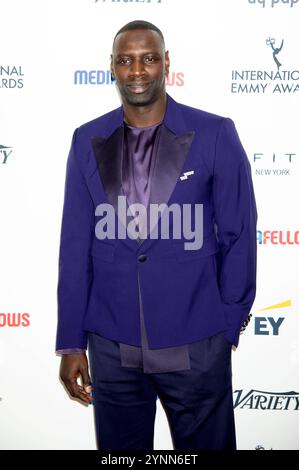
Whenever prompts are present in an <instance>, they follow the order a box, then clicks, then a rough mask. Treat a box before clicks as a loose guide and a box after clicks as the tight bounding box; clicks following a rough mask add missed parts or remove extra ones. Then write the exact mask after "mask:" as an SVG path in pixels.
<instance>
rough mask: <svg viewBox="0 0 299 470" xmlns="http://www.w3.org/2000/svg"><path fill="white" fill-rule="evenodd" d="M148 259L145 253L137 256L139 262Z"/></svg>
mask: <svg viewBox="0 0 299 470" xmlns="http://www.w3.org/2000/svg"><path fill="white" fill-rule="evenodd" d="M147 259H148V256H146V255H139V256H138V261H140V262H141V263H144V261H146V260H147Z"/></svg>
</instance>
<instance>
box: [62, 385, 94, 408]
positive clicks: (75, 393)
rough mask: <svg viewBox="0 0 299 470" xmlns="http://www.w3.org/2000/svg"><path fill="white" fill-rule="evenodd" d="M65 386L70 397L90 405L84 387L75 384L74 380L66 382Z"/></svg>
mask: <svg viewBox="0 0 299 470" xmlns="http://www.w3.org/2000/svg"><path fill="white" fill-rule="evenodd" d="M65 385H66V388H67V389H68V391H69V393H70V395H71V396H72V397H74V398H79V399H80V400H82V401H84V402H85V403H91V401H92V397H90V396H89V394H88V393H87V392H86V391H85V390H84V387H82V386H81V385H79V384H78V383H77V381H76V379H74V380H68V381H67V382H66V384H65Z"/></svg>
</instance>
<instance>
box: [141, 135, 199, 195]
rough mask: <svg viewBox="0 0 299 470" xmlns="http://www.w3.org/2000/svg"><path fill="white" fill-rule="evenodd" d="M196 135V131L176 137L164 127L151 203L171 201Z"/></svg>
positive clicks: (154, 175)
mask: <svg viewBox="0 0 299 470" xmlns="http://www.w3.org/2000/svg"><path fill="white" fill-rule="evenodd" d="M194 134H195V132H194V131H190V132H187V133H186V134H183V135H175V134H173V133H172V132H170V131H169V130H168V129H167V127H162V129H161V134H160V141H159V146H158V154H157V164H156V168H155V171H154V174H153V177H152V181H151V194H150V202H151V203H154V204H162V203H165V204H167V202H168V201H169V199H170V196H171V194H172V192H173V190H174V188H175V186H176V183H177V181H178V178H179V176H180V174H181V171H182V168H183V165H184V163H185V160H186V157H187V155H188V152H189V149H190V146H191V144H192V141H193V138H194Z"/></svg>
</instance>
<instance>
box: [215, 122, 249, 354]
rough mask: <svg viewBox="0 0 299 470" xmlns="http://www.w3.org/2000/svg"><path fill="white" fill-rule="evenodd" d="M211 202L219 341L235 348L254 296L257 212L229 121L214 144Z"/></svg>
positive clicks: (245, 162)
mask: <svg viewBox="0 0 299 470" xmlns="http://www.w3.org/2000/svg"><path fill="white" fill-rule="evenodd" d="M213 202H214V221H215V224H216V235H217V238H218V242H219V247H220V250H219V253H217V255H216V261H217V269H218V271H217V273H218V286H219V290H220V294H221V298H222V302H223V308H224V313H225V316H226V319H227V322H228V329H227V330H226V331H225V332H224V335H225V337H226V338H227V339H228V340H229V341H230V342H231V343H232V344H234V345H235V346H238V342H239V334H240V331H241V329H242V327H244V324H245V325H246V322H248V320H249V318H250V316H249V315H250V309H251V306H252V304H253V302H254V299H255V294H256V264H257V242H256V224H257V209H256V201H255V195H254V189H253V184H252V178H251V167H250V163H249V160H248V158H247V155H246V153H245V150H244V148H243V146H242V144H241V142H240V139H239V136H238V133H237V131H236V128H235V125H234V122H233V121H232V120H231V119H229V118H223V120H222V122H221V124H220V128H219V131H218V136H217V140H216V147H215V160H214V177H213Z"/></svg>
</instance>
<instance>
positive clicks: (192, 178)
mask: <svg viewBox="0 0 299 470" xmlns="http://www.w3.org/2000/svg"><path fill="white" fill-rule="evenodd" d="M169 66H170V60H169V54H168V51H165V45H164V38H163V35H162V33H161V31H160V30H159V29H158V28H157V27H156V26H154V25H153V24H151V23H148V22H145V21H133V22H130V23H128V24H127V25H125V26H124V27H123V28H121V29H120V30H119V31H118V33H117V34H116V36H115V38H114V43H113V51H112V55H111V73H112V75H113V76H114V77H115V80H116V85H117V88H118V91H119V93H120V97H121V100H122V106H120V107H119V108H117V109H115V110H113V111H111V112H109V113H107V114H105V115H104V116H101V117H100V118H98V119H95V120H93V121H91V122H89V123H87V124H84V125H82V126H81V127H79V128H78V129H76V131H75V133H74V136H73V141H72V146H71V150H70V154H69V158H68V164H67V174H66V186H65V200H64V208H63V219H62V229H61V243H60V257H59V284H58V326H57V339H56V351H57V352H58V353H62V354H63V356H62V360H61V367H60V377H61V379H62V381H63V382H64V384H65V386H66V388H67V390H68V391H69V393H70V395H71V396H72V397H75V398H78V399H80V400H82V401H83V402H84V403H91V402H92V401H93V403H94V412H95V422H96V436H97V445H98V448H99V449H105V450H112V449H134V450H142V449H143V450H151V449H153V438H154V421H155V412H156V399H157V397H159V398H160V401H161V403H162V405H163V407H164V409H165V412H166V414H167V418H168V421H169V425H170V430H171V433H172V439H173V446H174V448H175V449H179V450H183V449H193V450H194V449H235V448H236V440H235V425H234V413H233V401H232V380H231V375H232V374H231V348H232V345H235V346H236V347H237V346H238V341H239V334H240V331H241V330H242V329H244V328H245V326H246V323H247V322H248V320H249V317H250V313H249V312H250V309H251V306H252V303H253V301H254V298H255V290H256V220H257V212H256V204H255V197H254V191H253V186H252V180H251V169H250V164H249V161H248V158H247V156H246V153H245V151H244V149H243V147H242V144H241V142H240V140H239V137H238V134H237V131H236V129H235V126H234V123H233V121H232V120H231V119H229V118H224V117H221V116H217V115H215V114H211V113H207V112H205V111H201V110H198V109H195V108H192V107H189V106H186V105H183V104H179V103H177V102H176V101H175V100H173V99H172V98H171V97H170V96H169V95H168V94H167V93H166V89H165V79H166V76H167V74H168V72H169ZM120 197H126V198H127V201H128V205H129V208H130V210H131V213H132V215H136V213H135V212H134V207H136V206H134V204H142V205H143V206H144V207H146V208H151V207H152V206H153V205H154V204H167V205H168V207H169V206H171V204H176V205H177V206H178V207H182V206H184V205H186V206H187V205H189V206H190V205H191V206H192V207H193V208H194V207H195V206H196V205H197V207H198V205H202V206H203V223H202V226H201V227H199V226H198V225H196V227H195V231H194V232H193V233H194V235H195V236H196V235H197V233H198V232H199V230H202V231H203V234H202V235H203V236H202V246H201V247H199V248H198V247H197V249H191V250H190V249H188V250H187V249H186V245H185V242H186V239H188V238H189V237H187V236H186V232H184V234H183V236H181V237H180V238H177V237H175V236H173V237H171V238H164V237H163V236H162V234H161V233H160V232H158V236H157V237H156V238H154V237H152V236H151V235H152V233H153V232H154V231H151V230H148V229H147V226H146V222H147V220H148V219H147V217H148V215H146V216H145V217H144V216H141V215H140V214H139V217H136V218H135V219H134V222H135V228H136V231H137V236H138V237H137V238H136V237H135V238H134V237H133V236H132V230H131V233H129V231H128V232H126V233H125V236H120V232H121V231H122V228H123V227H124V226H125V225H126V223H127V218H126V217H127V215H126V217H125V218H124V217H123V216H122V215H121V207H120V206H119V204H118V202H119V198H120ZM103 204H106V205H105V207H107V206H108V205H110V207H113V208H114V210H115V212H113V214H114V215H113V217H114V222H115V226H116V225H117V224H118V225H117V229H116V230H117V236H116V237H112V236H107V238H103V237H101V236H99V234H100V233H102V231H103V224H102V222H103V220H104V218H103V217H102V219H100V218H99V216H100V215H103V213H102V212H101V209H100V208H101V207H102V206H101V205H103ZM132 207H133V209H132ZM125 208H126V206H125ZM107 210H108V209H107ZM108 212H109V211H108ZM137 212H138V211H137ZM165 212H166V211H165ZM195 212H196V211H194V210H193V212H192V215H191V219H192V223H193V224H194V223H196V221H197V218H196V213H195ZM126 214H127V213H126ZM110 219H111V217H110ZM101 220H102V222H100V221H101ZM169 220H170V219H169ZM120 221H121V223H120V224H119V222H120ZM106 222H107V223H108V222H109V220H108V219H106ZM175 222H176V220H175V217H174V218H173V219H172V220H170V222H169V225H170V228H171V229H174V225H175ZM184 223H185V220H184V221H183V224H184ZM101 224H102V225H101ZM122 224H123V225H122ZM158 225H159V229H161V225H162V215H161V217H160V219H159V220H158ZM114 228H115V227H114ZM156 228H157V227H156ZM109 233H110V232H109ZM110 235H111V234H110ZM87 348H88V352H89V360H90V372H91V378H90V376H89V370H88V368H89V364H88V360H87V356H86V353H85V350H86V349H87ZM78 378H81V382H82V383H81V384H79V383H77V379H78ZM91 390H92V397H91V396H90V393H89V392H90V391H91Z"/></svg>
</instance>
